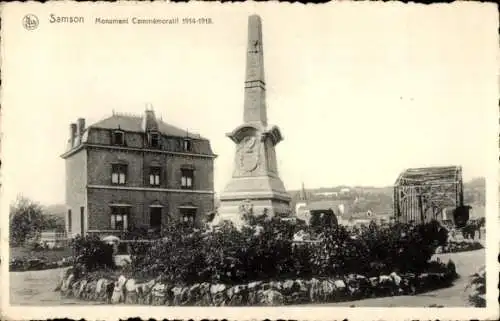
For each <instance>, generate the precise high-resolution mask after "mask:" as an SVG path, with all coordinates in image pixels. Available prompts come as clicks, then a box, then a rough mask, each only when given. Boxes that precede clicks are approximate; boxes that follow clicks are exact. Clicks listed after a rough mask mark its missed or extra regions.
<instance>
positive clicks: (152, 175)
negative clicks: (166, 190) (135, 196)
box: [149, 167, 161, 186]
mask: <svg viewBox="0 0 500 321" xmlns="http://www.w3.org/2000/svg"><path fill="white" fill-rule="evenodd" d="M160 176H161V167H151V168H150V169H149V185H154V186H158V185H160Z"/></svg>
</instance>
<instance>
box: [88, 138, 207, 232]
mask: <svg viewBox="0 0 500 321" xmlns="http://www.w3.org/2000/svg"><path fill="white" fill-rule="evenodd" d="M115 162H125V163H127V164H128V173H127V174H128V175H127V184H125V185H120V186H118V188H116V189H113V188H111V189H110V188H89V189H88V192H87V195H88V196H87V197H88V206H89V217H88V222H89V224H88V229H90V230H103V229H104V230H106V229H110V228H111V226H110V214H111V207H110V204H113V203H120V204H130V205H131V207H130V218H129V225H130V224H133V225H135V226H140V225H148V226H149V219H150V218H149V210H150V206H151V205H152V204H155V205H162V206H163V209H162V224H168V221H169V220H171V219H178V218H179V215H180V210H179V206H182V205H187V206H195V207H197V216H196V218H197V220H201V219H202V218H203V216H204V215H205V214H206V213H207V212H210V211H213V210H214V195H213V194H206V193H199V192H197V191H200V190H201V191H213V170H214V160H213V159H212V158H200V157H194V156H185V155H168V154H164V153H154V152H145V153H143V152H141V151H121V150H112V149H104V148H92V147H89V148H88V166H87V167H88V184H89V185H99V186H102V185H105V186H108V187H111V186H112V185H111V164H112V163H115ZM158 165H160V166H161V167H162V175H161V182H160V186H155V187H154V188H160V189H174V190H180V189H181V168H182V167H183V166H190V167H191V168H194V181H193V190H192V191H186V192H179V191H175V192H172V191H151V190H144V188H151V186H149V182H148V179H149V167H150V166H158ZM120 187H125V188H137V189H141V190H124V189H119V188H120Z"/></svg>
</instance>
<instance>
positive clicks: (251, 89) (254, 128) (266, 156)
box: [219, 15, 290, 222]
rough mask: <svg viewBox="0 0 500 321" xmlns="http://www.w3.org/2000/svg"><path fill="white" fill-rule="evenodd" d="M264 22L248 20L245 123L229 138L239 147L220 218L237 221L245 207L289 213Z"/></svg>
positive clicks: (255, 17)
mask: <svg viewBox="0 0 500 321" xmlns="http://www.w3.org/2000/svg"><path fill="white" fill-rule="evenodd" d="M266 109H267V106H266V83H265V79H264V53H263V46H262V23H261V19H260V17H259V16H257V15H252V16H250V17H249V19H248V47H247V62H246V77H245V100H244V108H243V124H241V125H240V126H238V127H236V128H235V129H234V130H233V131H232V132H231V133H228V134H227V136H228V137H229V138H230V139H231V140H232V141H233V142H234V143H235V144H236V155H235V159H234V170H233V175H232V179H231V181H230V182H229V183H228V184H227V186H226V188H225V189H224V191H223V192H222V193H221V196H220V201H221V202H220V208H219V216H220V219H223V220H231V221H234V222H237V221H239V220H240V219H241V217H240V211H239V208H240V206H241V205H242V204H246V205H245V206H249V207H251V208H252V210H253V213H254V215H260V214H262V213H263V212H264V210H265V209H266V211H267V213H268V214H269V215H271V216H272V215H275V214H277V213H286V212H287V211H288V209H289V204H290V196H289V195H288V193H287V192H286V190H285V187H284V185H283V182H282V181H281V179H280V178H279V175H278V166H277V161H276V150H275V146H276V145H277V144H278V143H279V142H280V141H282V140H283V137H282V136H281V132H280V130H279V128H278V127H277V126H269V125H268V123H267V110H266Z"/></svg>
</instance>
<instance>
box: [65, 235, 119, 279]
mask: <svg viewBox="0 0 500 321" xmlns="http://www.w3.org/2000/svg"><path fill="white" fill-rule="evenodd" d="M72 247H73V250H74V253H75V255H76V257H77V262H78V263H81V264H83V265H84V266H85V268H86V269H87V271H94V270H97V269H99V268H114V267H115V263H114V259H113V246H112V245H109V244H106V243H105V242H103V241H101V240H100V239H99V238H98V237H97V236H86V237H81V236H77V237H76V238H75V239H74V240H73V241H72Z"/></svg>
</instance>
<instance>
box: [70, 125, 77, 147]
mask: <svg viewBox="0 0 500 321" xmlns="http://www.w3.org/2000/svg"><path fill="white" fill-rule="evenodd" d="M75 138H76V124H75V123H71V124H70V125H69V141H70V146H71V147H73V145H74V144H75Z"/></svg>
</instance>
